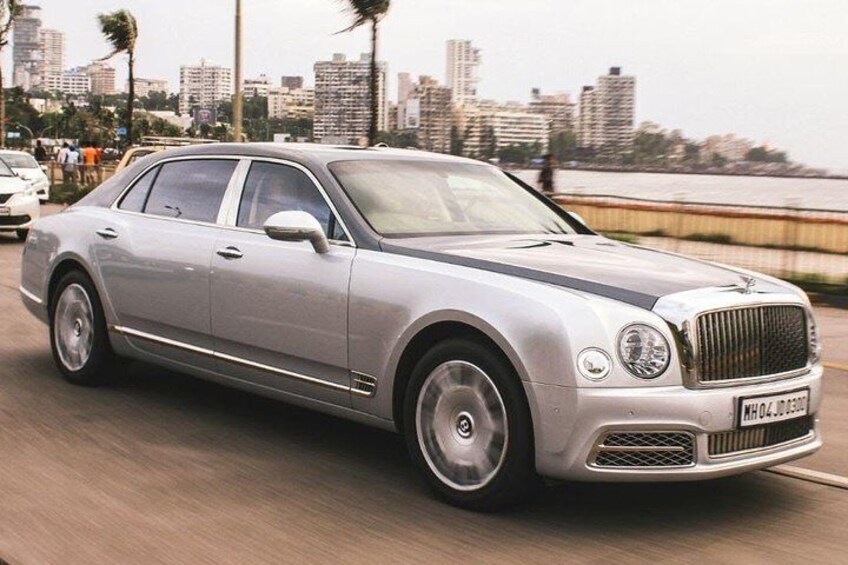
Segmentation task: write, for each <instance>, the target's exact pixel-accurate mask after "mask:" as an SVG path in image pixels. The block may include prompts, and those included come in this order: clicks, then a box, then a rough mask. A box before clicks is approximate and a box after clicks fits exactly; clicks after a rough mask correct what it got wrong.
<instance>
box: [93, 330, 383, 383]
mask: <svg viewBox="0 0 848 565" xmlns="http://www.w3.org/2000/svg"><path fill="white" fill-rule="evenodd" d="M109 331H112V332H115V333H119V334H122V335H125V336H129V337H136V338H139V339H144V340H147V341H152V342H154V343H158V344H160V345H166V346H168V347H174V348H177V349H183V350H185V351H191V352H192V353H198V354H200V355H206V356H209V357H213V358H215V359H220V360H221V361H227V362H229V363H235V364H238V365H242V366H245V367H249V368H251V369H257V370H260V371H265V372H267V373H274V374H275V375H281V376H283V377H287V378H290V379H294V380H298V381H301V382H305V383H309V384H313V385H316V386H321V387H324V388H330V389H333V390H338V391H340V392H347V393H350V394H355V395H357V396H365V397H370V396H373V394H372V393H370V392H367V391H362V390H357V389H355V388H353V387H351V386H348V385H340V384H337V383H334V382H331V381H326V380H324V379H319V378H317V377H310V376H309V375H303V374H301V373H295V372H293V371H286V370H285V369H279V368H277V367H272V366H271V365H265V364H263V363H256V362H255V361H250V360H248V359H243V358H241V357H236V356H234V355H227V354H225V353H218V352H217V351H214V350H212V349H206V348H204V347H197V346H194V345H191V344H188V343H184V342H181V341H176V340H173V339H168V338H164V337H161V336H158V335H154V334H151V333H147V332H142V331H139V330H135V329H132V328H128V327H126V326H109Z"/></svg>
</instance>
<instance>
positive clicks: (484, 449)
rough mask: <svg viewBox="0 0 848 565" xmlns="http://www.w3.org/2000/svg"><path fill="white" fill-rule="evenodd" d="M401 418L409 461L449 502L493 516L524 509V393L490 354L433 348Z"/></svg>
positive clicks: (467, 346) (530, 463) (528, 434)
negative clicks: (512, 507)
mask: <svg viewBox="0 0 848 565" xmlns="http://www.w3.org/2000/svg"><path fill="white" fill-rule="evenodd" d="M404 416H405V425H404V430H405V435H406V440H407V446H408V448H409V451H410V453H411V455H412V458H413V460H415V462H416V463H417V465H418V467H419V468H420V469H421V471H422V472H423V474H424V476H425V478H426V479H427V482H428V483H429V484H430V486H431V487H432V488H433V489H434V490H435V491H436V493H437V494H439V495H440V496H441V497H442V498H444V499H446V500H447V501H448V502H450V503H452V504H454V505H457V506H461V507H464V508H469V509H474V510H492V509H496V508H499V507H503V506H509V505H512V504H516V503H518V502H521V501H522V500H523V499H525V498H526V497H527V496H528V495H529V494H530V493H531V492H532V489H533V488H534V487H535V486H536V482H537V480H536V476H535V466H534V450H533V433H532V423H531V418H530V412H529V408H528V406H527V401H526V398H525V396H524V391H523V390H522V388H521V385H520V381H519V380H518V378H517V377H516V375H515V372H514V370H513V369H512V367H511V366H510V365H509V363H508V362H507V361H506V360H505V359H503V357H502V356H501V355H499V354H498V353H497V352H495V351H493V350H492V349H491V348H490V347H488V346H486V345H484V344H482V343H477V342H475V341H472V340H460V339H457V340H449V341H445V342H442V343H440V344H438V345H436V346H435V347H434V348H433V349H432V350H430V351H429V352H428V353H427V354H425V355H424V356H423V357H422V359H421V360H420V361H419V362H418V364H417V365H416V367H415V369H414V370H413V373H412V376H411V380H410V384H409V388H408V390H407V395H406V402H405V414H404Z"/></svg>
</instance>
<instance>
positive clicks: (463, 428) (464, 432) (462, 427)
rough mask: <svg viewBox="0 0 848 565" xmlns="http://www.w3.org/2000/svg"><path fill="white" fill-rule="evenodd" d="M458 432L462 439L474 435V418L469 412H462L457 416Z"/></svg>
mask: <svg viewBox="0 0 848 565" xmlns="http://www.w3.org/2000/svg"><path fill="white" fill-rule="evenodd" d="M456 433H457V435H459V437H461V438H462V439H469V438H470V437H471V436H473V435H474V418H472V417H471V414H469V413H468V412H460V414H459V416H457V418H456Z"/></svg>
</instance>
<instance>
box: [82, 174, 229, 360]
mask: <svg viewBox="0 0 848 565" xmlns="http://www.w3.org/2000/svg"><path fill="white" fill-rule="evenodd" d="M238 163H239V161H238V160H237V159H208V158H207V159H182V160H174V161H167V162H164V163H162V164H159V165H156V166H155V167H153V168H151V169H149V170H148V171H146V172H145V173H144V174H143V175H142V176H140V177H139V178H138V179H137V180H136V181H135V182H134V184H133V185H132V186H131V188H130V189H129V190H128V191H127V192H126V193H125V194H124V196H123V197H122V199H121V200H120V201H119V202H118V203H117V205H116V206H115V207H114V209H113V211H112V213H111V214H110V216H109V218H110V221H106V222H103V225H102V226H100V227H99V229H98V230H97V236H96V237H95V238H94V239H95V243H94V253H95V257H96V261H97V266H98V269H99V271H100V275H101V278H102V280H103V283H104V286H105V288H106V291H107V292H106V293H107V295H108V300H109V301H110V304H111V306H112V308H113V310H114V312H115V314H116V316H117V318H118V324H119V325H118V326H117V327H116V328H115V330H116V331H118V332H119V333H123V334H124V335H126V336H128V338H129V339H130V340H131V342H132V343H133V344H134V345H135V346H136V347H138V348H139V349H142V350H144V351H147V352H149V353H153V354H156V355H163V356H165V357H168V358H169V359H172V360H176V361H178V362H184V363H188V364H191V365H195V366H200V367H202V368H214V359H213V358H212V335H211V333H212V332H211V325H210V322H209V311H210V294H209V275H210V261H211V258H212V255H213V250H214V245H215V242H216V240H217V238H218V235H219V232H220V229H221V228H220V225H219V224H218V221H219V215H220V214H221V208H222V202H223V201H224V196H225V194H226V191H227V189H228V187H229V184H230V181H231V179H232V178H233V177H234V172H235V170H236V168H237V166H238Z"/></svg>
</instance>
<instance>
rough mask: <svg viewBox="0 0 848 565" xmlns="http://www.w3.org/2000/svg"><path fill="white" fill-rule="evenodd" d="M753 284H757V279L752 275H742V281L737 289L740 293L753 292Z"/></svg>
mask: <svg viewBox="0 0 848 565" xmlns="http://www.w3.org/2000/svg"><path fill="white" fill-rule="evenodd" d="M755 286H757V279H755V278H754V277H742V282H741V283H740V284H739V291H740V292H741V293H742V294H753V293H754V287H755Z"/></svg>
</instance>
